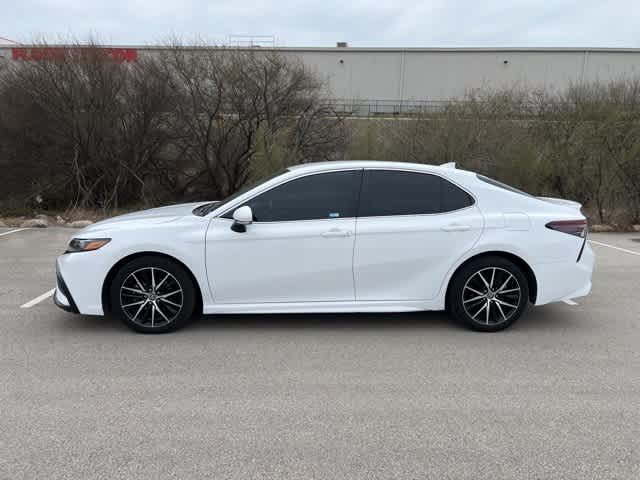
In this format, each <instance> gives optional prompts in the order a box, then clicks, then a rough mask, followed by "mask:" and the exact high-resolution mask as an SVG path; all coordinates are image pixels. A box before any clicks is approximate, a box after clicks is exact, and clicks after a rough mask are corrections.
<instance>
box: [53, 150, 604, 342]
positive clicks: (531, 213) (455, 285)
mask: <svg viewBox="0 0 640 480" xmlns="http://www.w3.org/2000/svg"><path fill="white" fill-rule="evenodd" d="M586 237H587V222H586V219H585V217H584V216H583V215H582V213H581V211H580V204H578V203H576V202H573V201H569V200H563V199H557V198H545V197H535V196H532V195H529V194H527V193H524V192H521V191H519V190H516V189H514V188H512V187H509V186H507V185H504V184H502V183H500V182H497V181H495V180H493V179H490V178H487V177H484V176H482V175H478V174H476V173H473V172H469V171H465V170H460V169H456V168H455V165H452V164H446V165H442V166H431V165H421V164H410V163H393V162H378V161H340V162H338V161H336V162H322V163H310V164H304V165H298V166H293V167H289V168H287V169H286V170H285V171H283V172H280V173H278V174H277V175H275V176H273V177H271V178H269V179H266V180H264V181H263V182H262V183H260V184H258V185H254V186H251V187H248V188H245V189H243V190H241V191H239V192H237V193H236V194H234V195H232V196H231V197H229V198H226V199H225V200H223V201H218V202H201V203H194V204H182V205H172V206H167V207H161V208H154V209H150V210H145V211H142V212H137V213H130V214H127V215H122V216H119V217H115V218H111V219H109V220H105V221H102V222H98V223H95V224H93V225H91V226H89V227H87V228H85V229H84V230H82V231H80V232H78V233H77V234H76V235H75V236H74V238H72V239H71V241H70V242H69V245H68V247H67V250H66V252H65V253H64V254H62V255H60V256H59V257H58V259H57V265H56V267H57V268H56V270H57V288H56V293H55V296H54V299H55V303H56V304H57V305H58V306H59V307H61V308H63V309H65V310H68V311H71V312H74V313H81V314H85V315H105V314H108V315H110V316H113V317H117V318H119V319H121V320H122V321H123V322H124V323H125V324H127V325H128V326H129V327H131V328H133V329H134V330H136V331H139V332H148V333H156V332H158V333H160V332H167V331H171V330H175V329H177V328H179V327H181V326H183V325H185V323H187V322H188V321H189V320H190V319H192V318H194V317H197V316H199V315H200V314H224V313H293V312H295V313H302V312H308V313H318V312H408V311H423V310H446V311H447V312H449V313H450V314H451V316H452V317H453V318H454V319H456V320H458V321H459V322H461V323H463V324H464V325H466V326H468V327H470V328H472V329H474V330H479V331H498V330H501V329H504V328H506V327H508V326H509V325H511V324H513V323H514V322H515V321H516V320H517V319H518V318H519V317H520V316H521V315H522V314H523V312H524V311H525V309H526V308H527V306H528V305H529V304H533V305H544V304H547V303H550V302H557V301H561V300H567V299H572V298H576V297H580V296H584V295H587V294H588V293H589V291H590V289H591V274H592V271H593V267H594V254H593V252H592V250H591V248H590V247H589V244H588V242H587V240H586Z"/></svg>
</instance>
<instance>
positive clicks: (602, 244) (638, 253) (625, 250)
mask: <svg viewBox="0 0 640 480" xmlns="http://www.w3.org/2000/svg"><path fill="white" fill-rule="evenodd" d="M589 241H590V242H591V243H593V244H595V245H600V246H602V247H609V248H613V249H614V250H620V251H621V252H625V253H630V254H631V255H638V256H639V257H640V252H634V251H633V250H627V249H626V248H622V247H616V246H615V245H609V244H608V243H602V242H596V241H595V240H589Z"/></svg>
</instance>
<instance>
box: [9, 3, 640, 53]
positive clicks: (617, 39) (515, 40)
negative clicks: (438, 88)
mask: <svg viewBox="0 0 640 480" xmlns="http://www.w3.org/2000/svg"><path fill="white" fill-rule="evenodd" d="M5 3H6V4H5V5H3V6H2V11H3V18H4V20H5V22H3V25H2V27H0V28H2V29H3V30H1V31H0V36H4V37H8V38H13V39H15V40H18V41H22V42H28V41H31V40H33V39H34V38H43V37H44V38H46V39H47V40H48V41H50V42H55V41H58V40H60V39H68V38H69V37H71V36H73V37H76V38H80V39H84V38H87V36H88V35H90V34H93V35H95V36H97V37H98V38H99V39H100V40H101V41H103V42H105V43H113V44H148V43H157V42H159V41H161V40H163V39H166V38H168V37H169V36H180V37H182V38H184V39H185V40H187V41H188V40H192V39H194V38H202V39H205V40H208V41H211V42H218V43H220V42H224V41H226V40H227V38H228V35H230V34H250V35H274V36H275V37H276V40H277V43H278V44H282V45H290V46H309V45H314V46H330V45H334V44H335V42H336V41H348V42H350V44H351V45H353V46H396V47H397V46H413V47H416V46H431V47H434V46H445V47H446V46H467V47H474V46H565V47H571V46H580V47H582V46H593V47H640V29H638V28H637V25H638V21H639V20H640V2H638V1H637V0H612V1H608V2H602V1H601V0H555V1H544V0H485V1H471V0H461V1H455V0H453V1H451V0H449V1H447V0H431V1H417V0H396V1H383V0H379V1H375V0H351V1H349V0H342V1H338V0H325V1H322V2H318V1H309V2H302V1H295V0H271V1H263V0H254V1H246V0H245V1H244V2H243V1H237V0H236V1H226V0H225V1H216V0H211V1H206V0H155V1H150V0H111V1H109V2H81V1H80V0H21V1H20V2H9V1H8V0H5Z"/></svg>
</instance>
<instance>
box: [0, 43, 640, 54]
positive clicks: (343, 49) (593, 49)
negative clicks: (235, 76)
mask: <svg viewBox="0 0 640 480" xmlns="http://www.w3.org/2000/svg"><path fill="white" fill-rule="evenodd" d="M83 46H89V45H83V44H79V45H75V44H18V43H14V44H0V48H72V47H83ZM99 46H100V47H101V48H114V49H136V50H166V49H167V48H168V47H169V45H107V44H101V45H99ZM212 47H218V48H228V49H238V50H255V51H280V52H340V53H349V52H381V53H384V52H425V53H438V52H443V53H454V52H461V53H509V52H514V53H519V52H523V53H532V52H547V53H549V52H551V53H563V52H567V53H575V52H579V53H584V52H603V53H640V48H633V47H628V48H621V47H615V48H613V47H285V46H282V47H280V46H275V47H272V46H267V47H261V46H254V47H246V46H234V45H206V46H200V45H183V46H181V48H182V49H184V50H202V49H206V48H212Z"/></svg>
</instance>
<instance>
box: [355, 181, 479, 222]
mask: <svg viewBox="0 0 640 480" xmlns="http://www.w3.org/2000/svg"><path fill="white" fill-rule="evenodd" d="M470 205H473V199H472V198H471V196H470V195H469V194H468V193H467V192H465V191H464V190H462V189H461V188H459V187H457V186H456V185H454V184H452V183H451V182H449V181H447V180H445V179H443V178H442V177H439V176H437V175H431V174H427V173H416V172H403V171H393V170H367V171H365V173H364V179H363V183H362V193H361V194H360V210H359V212H358V215H359V216H361V217H378V216H389V215H420V214H430V213H445V212H450V211H453V210H458V209H460V208H465V207H468V206H470Z"/></svg>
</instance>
